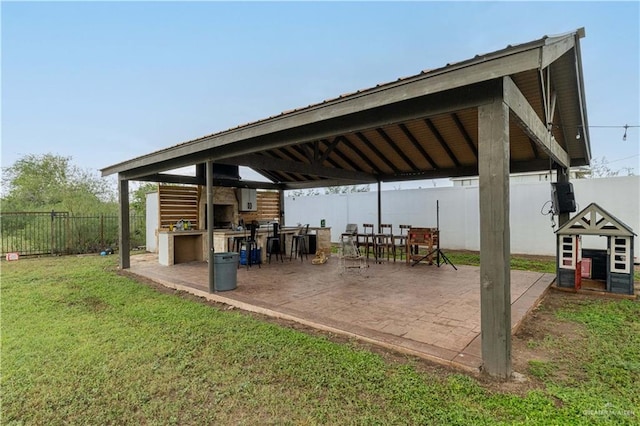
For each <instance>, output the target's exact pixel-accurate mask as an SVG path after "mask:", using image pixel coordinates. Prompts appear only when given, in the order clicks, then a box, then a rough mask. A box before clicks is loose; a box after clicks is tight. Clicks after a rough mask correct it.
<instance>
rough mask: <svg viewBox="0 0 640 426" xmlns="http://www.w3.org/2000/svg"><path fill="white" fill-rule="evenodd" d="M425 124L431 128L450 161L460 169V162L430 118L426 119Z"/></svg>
mask: <svg viewBox="0 0 640 426" xmlns="http://www.w3.org/2000/svg"><path fill="white" fill-rule="evenodd" d="M424 122H425V124H426V125H427V127H428V128H429V130H430V131H431V133H432V134H433V136H435V138H436V140H437V141H438V142H439V143H440V146H441V147H442V149H444V150H445V151H446V153H447V155H448V156H449V159H451V161H452V162H453V164H455V166H456V167H460V162H459V161H458V159H457V158H456V155H455V154H454V153H453V151H451V148H450V147H449V144H447V141H445V140H444V138H443V137H442V135H441V134H440V132H439V131H438V129H437V128H436V126H435V125H434V124H433V121H431V120H430V119H428V118H425V119H424Z"/></svg>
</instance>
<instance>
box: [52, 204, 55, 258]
mask: <svg viewBox="0 0 640 426" xmlns="http://www.w3.org/2000/svg"><path fill="white" fill-rule="evenodd" d="M55 217H56V212H55V211H53V210H51V256H53V249H54V246H55V236H54V234H53V233H54V231H55V226H53V219H54V218H55Z"/></svg>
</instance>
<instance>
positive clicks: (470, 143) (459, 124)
mask: <svg viewBox="0 0 640 426" xmlns="http://www.w3.org/2000/svg"><path fill="white" fill-rule="evenodd" d="M451 117H452V118H453V122H454V123H456V127H457V128H458V131H459V132H460V134H461V135H462V137H463V138H464V141H465V142H466V143H467V146H468V147H469V149H470V150H471V152H473V156H474V157H475V158H478V149H477V148H476V146H475V145H474V143H473V139H471V136H470V135H469V132H467V129H465V128H464V124H462V121H461V120H460V117H458V114H456V113H455V112H454V113H453V114H451Z"/></svg>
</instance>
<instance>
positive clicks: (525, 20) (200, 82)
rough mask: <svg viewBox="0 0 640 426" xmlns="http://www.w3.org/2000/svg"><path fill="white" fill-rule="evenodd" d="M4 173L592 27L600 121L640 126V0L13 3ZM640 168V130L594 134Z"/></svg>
mask: <svg viewBox="0 0 640 426" xmlns="http://www.w3.org/2000/svg"><path fill="white" fill-rule="evenodd" d="M1 7H2V10H1V12H2V166H3V167H6V166H10V165H11V164H13V163H14V162H15V161H16V160H17V159H19V158H20V157H22V156H23V155H25V154H44V153H47V152H51V153H54V154H58V155H62V156H70V157H72V159H73V162H74V164H76V165H78V166H80V167H83V168H87V169H92V170H96V173H97V170H98V169H100V168H103V167H106V166H109V165H111V164H115V163H118V162H120V161H124V160H127V159H130V158H133V157H136V156H139V155H143V154H146V153H149V152H151V151H155V150H158V149H163V148H166V147H169V146H172V145H176V144H178V143H181V142H184V141H187V140H190V139H194V138H197V137H200V136H204V135H207V134H211V133H215V132H218V131H221V130H226V129H228V128H231V127H235V126H237V125H240V124H244V123H247V122H250V121H254V120H258V119H262V118H266V117H269V116H271V115H275V114H278V113H280V112H281V111H285V110H289V109H293V108H296V107H302V106H306V105H309V104H312V103H316V102H320V101H323V100H325V99H328V98H332V97H335V96H337V95H339V94H342V93H346V92H352V91H354V90H356V89H363V88H367V87H371V86H374V85H375V84H377V83H381V82H387V81H392V80H395V79H396V78H398V77H405V76H409V75H413V74H416V73H418V72H420V71H421V70H424V69H430V68H436V67H440V66H443V65H445V64H446V63H448V62H455V61H460V60H464V59H468V58H471V57H473V56H474V55H476V54H479V53H487V52H491V51H494V50H498V49H501V48H504V47H506V45H508V44H518V43H523V42H527V41H531V40H535V39H538V38H540V37H542V36H544V35H555V34H561V33H565V32H568V31H573V30H575V29H577V28H579V27H585V28H586V33H587V37H586V38H584V39H582V57H583V65H584V76H585V90H586V98H587V111H588V115H589V123H590V124H591V125H594V126H622V125H624V124H629V125H638V124H640V111H639V104H640V102H639V96H640V86H639V75H640V59H639V52H640V6H639V3H638V2H620V3H616V2H566V3H560V2H549V3H546V2H471V3H466V2H447V3H444V2H443V3H439V2H408V3H396V2H355V3H336V2H327V3H309V2H284V3H268V2H261V3H244V2H238V3H222V2H193V3H179V2H163V3H150V2H141V3H132V2H105V3H93V2H72V3H31V2H15V3H13V2H6V1H3V2H2V6H1ZM590 133H591V146H592V152H593V156H594V157H596V158H601V157H606V159H607V160H608V161H610V167H611V168H614V169H620V168H624V167H631V168H633V169H634V172H635V174H640V157H639V153H640V142H639V140H640V129H638V128H633V129H629V131H628V134H627V140H626V141H623V140H622V135H623V129H622V128H614V129H611V128H595V127H593V128H591V130H590Z"/></svg>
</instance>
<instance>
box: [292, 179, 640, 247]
mask: <svg viewBox="0 0 640 426" xmlns="http://www.w3.org/2000/svg"><path fill="white" fill-rule="evenodd" d="M572 183H573V189H574V194H575V197H576V203H577V205H578V206H577V207H578V209H577V211H576V213H577V212H578V211H580V210H582V209H583V208H585V207H586V206H587V205H589V204H590V203H592V202H595V203H597V204H598V205H600V206H601V207H602V208H604V209H605V210H607V211H608V212H609V213H611V214H612V215H614V216H615V217H617V218H618V219H619V220H621V221H622V222H624V223H626V224H627V225H628V226H630V227H631V228H632V229H633V230H634V232H635V233H636V234H638V233H640V232H639V231H640V176H627V177H613V178H600V179H578V180H573V181H572ZM510 198H511V205H510V212H511V213H510V226H511V252H512V253H522V254H540V255H550V256H555V234H554V231H555V230H556V229H557V225H556V227H555V228H552V223H551V218H552V217H553V219H554V220H555V221H556V224H557V216H555V217H554V216H552V215H546V216H545V215H543V214H541V210H542V209H543V206H544V210H543V211H544V213H546V212H548V211H549V209H550V203H547V202H549V201H550V200H551V186H550V184H549V183H546V182H535V183H513V184H511V186H510ZM436 202H438V203H439V206H440V245H441V247H442V248H443V249H464V250H476V251H477V250H480V229H479V225H480V217H479V199H478V187H477V186H463V187H453V186H451V187H440V188H427V189H405V190H391V191H382V218H381V221H382V223H391V224H393V227H394V228H393V230H394V233H397V232H398V230H399V228H398V225H400V224H408V225H412V226H417V227H435V226H436ZM377 203H378V201H377V192H359V193H350V194H340V195H317V196H302V197H290V196H287V197H285V203H284V206H285V225H287V226H292V225H296V224H298V223H300V224H307V223H308V224H310V225H311V226H312V227H313V226H320V221H321V220H322V219H325V220H326V226H329V227H331V240H332V241H333V242H337V241H340V234H341V233H342V232H343V231H344V230H345V227H346V226H347V224H348V223H355V224H357V225H358V228H359V230H362V224H363V223H373V224H374V225H376V224H377V222H378V218H377V211H378V204H377ZM545 203H547V204H546V205H545ZM574 214H575V213H572V215H574ZM376 226H377V225H376ZM603 240H604V239H603ZM585 246H586V245H585ZM634 248H635V256H636V257H637V256H638V253H639V252H640V246H639V245H638V237H636V239H635V242H634Z"/></svg>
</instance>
